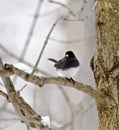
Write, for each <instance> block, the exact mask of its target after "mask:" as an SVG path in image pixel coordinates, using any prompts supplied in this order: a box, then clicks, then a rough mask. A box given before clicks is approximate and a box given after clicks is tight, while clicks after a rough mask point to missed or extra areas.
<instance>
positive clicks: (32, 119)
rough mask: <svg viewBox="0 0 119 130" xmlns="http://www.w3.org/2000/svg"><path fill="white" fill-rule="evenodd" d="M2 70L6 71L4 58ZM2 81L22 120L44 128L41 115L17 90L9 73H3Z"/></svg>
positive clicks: (0, 65) (29, 124) (35, 126)
mask: <svg viewBox="0 0 119 130" xmlns="http://www.w3.org/2000/svg"><path fill="white" fill-rule="evenodd" d="M0 70H1V71H3V72H5V69H4V66H3V63H2V59H0ZM1 78H2V81H3V83H4V85H5V87H6V89H7V92H8V98H9V101H10V102H11V103H12V105H13V106H14V109H15V111H16V113H17V115H18V116H19V118H20V120H21V121H22V122H23V123H25V124H26V125H28V126H29V127H34V128H44V127H45V126H43V124H42V123H41V116H40V115H38V114H37V113H36V112H35V111H34V110H33V109H32V108H31V107H30V105H28V104H27V103H26V102H25V101H24V99H23V98H22V97H21V96H20V95H19V93H18V92H16V90H15V88H14V85H13V83H12V81H11V79H10V78H9V76H8V75H6V76H5V75H1Z"/></svg>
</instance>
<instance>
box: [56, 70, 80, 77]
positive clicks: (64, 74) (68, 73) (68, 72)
mask: <svg viewBox="0 0 119 130" xmlns="http://www.w3.org/2000/svg"><path fill="white" fill-rule="evenodd" d="M78 71H79V67H75V68H74V67H72V68H69V69H66V70H61V69H57V74H58V76H60V77H67V78H71V77H72V76H74V75H75V74H76V73H77V72H78Z"/></svg>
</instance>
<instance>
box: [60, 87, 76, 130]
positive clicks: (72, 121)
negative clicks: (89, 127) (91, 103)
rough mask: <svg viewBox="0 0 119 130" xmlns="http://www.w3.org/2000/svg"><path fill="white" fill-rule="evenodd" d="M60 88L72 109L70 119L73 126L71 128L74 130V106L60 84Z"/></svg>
mask: <svg viewBox="0 0 119 130" xmlns="http://www.w3.org/2000/svg"><path fill="white" fill-rule="evenodd" d="M58 88H59V90H60V91H61V92H62V94H63V96H64V98H65V100H66V102H67V104H68V106H69V109H70V112H71V121H70V127H71V130H73V126H74V119H75V116H74V111H73V107H72V103H71V101H70V99H69V97H68V95H67V93H66V92H65V91H64V89H63V88H62V87H61V86H59V85H58Z"/></svg>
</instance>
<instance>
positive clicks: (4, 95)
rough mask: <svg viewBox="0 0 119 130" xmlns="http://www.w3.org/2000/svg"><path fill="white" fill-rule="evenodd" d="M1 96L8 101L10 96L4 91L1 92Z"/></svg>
mask: <svg viewBox="0 0 119 130" xmlns="http://www.w3.org/2000/svg"><path fill="white" fill-rule="evenodd" d="M0 95H1V96H3V97H4V98H6V99H7V100H8V95H7V94H6V93H5V92H3V91H2V90H0Z"/></svg>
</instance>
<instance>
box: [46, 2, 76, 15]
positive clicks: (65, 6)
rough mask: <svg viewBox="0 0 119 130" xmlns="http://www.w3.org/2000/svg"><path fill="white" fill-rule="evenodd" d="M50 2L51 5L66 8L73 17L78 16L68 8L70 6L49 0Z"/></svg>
mask: <svg viewBox="0 0 119 130" xmlns="http://www.w3.org/2000/svg"><path fill="white" fill-rule="evenodd" d="M48 1H49V2H50V3H54V4H57V5H60V6H62V7H63V8H66V9H67V10H68V11H69V13H71V14H72V15H73V16H77V14H76V13H75V11H74V10H72V9H71V8H70V7H68V5H65V4H63V3H61V2H59V1H55V0H48Z"/></svg>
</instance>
